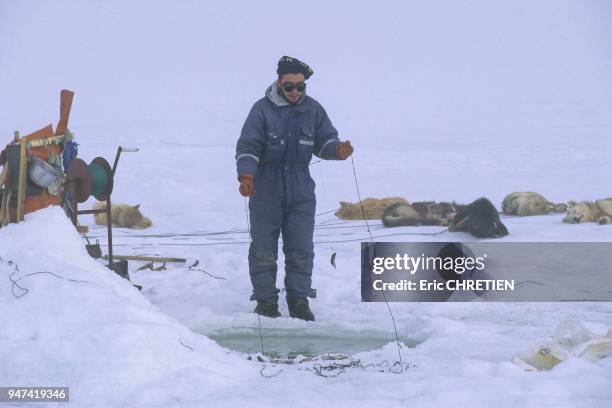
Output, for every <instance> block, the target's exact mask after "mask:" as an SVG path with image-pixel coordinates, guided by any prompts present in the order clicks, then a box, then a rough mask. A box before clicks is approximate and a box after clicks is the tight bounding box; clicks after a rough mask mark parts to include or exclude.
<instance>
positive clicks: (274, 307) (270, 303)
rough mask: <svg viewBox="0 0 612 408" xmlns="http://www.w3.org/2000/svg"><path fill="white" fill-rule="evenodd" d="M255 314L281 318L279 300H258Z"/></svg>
mask: <svg viewBox="0 0 612 408" xmlns="http://www.w3.org/2000/svg"><path fill="white" fill-rule="evenodd" d="M253 313H257V314H260V315H262V316H266V317H272V318H274V317H279V316H280V315H281V314H280V312H279V311H278V299H275V298H272V299H264V300H258V301H257V306H255V310H253Z"/></svg>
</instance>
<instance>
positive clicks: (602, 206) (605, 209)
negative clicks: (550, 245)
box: [563, 198, 612, 224]
mask: <svg viewBox="0 0 612 408" xmlns="http://www.w3.org/2000/svg"><path fill="white" fill-rule="evenodd" d="M568 204H569V207H568V209H567V215H566V216H565V218H563V222H567V223H569V224H578V223H579V222H597V223H598V224H612V198H606V199H603V200H597V201H595V202H592V201H582V202H580V203H577V202H575V201H570V202H569V203H568Z"/></svg>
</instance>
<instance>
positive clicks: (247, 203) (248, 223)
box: [244, 197, 264, 355]
mask: <svg viewBox="0 0 612 408" xmlns="http://www.w3.org/2000/svg"><path fill="white" fill-rule="evenodd" d="M244 212H245V214H246V221H247V230H248V231H249V244H251V243H252V241H253V237H252V236H251V220H250V219H249V202H248V198H247V197H244ZM255 314H256V315H257V324H258V326H259V343H260V345H261V354H262V355H263V354H264V346H263V335H262V333H261V317H260V316H259V313H255Z"/></svg>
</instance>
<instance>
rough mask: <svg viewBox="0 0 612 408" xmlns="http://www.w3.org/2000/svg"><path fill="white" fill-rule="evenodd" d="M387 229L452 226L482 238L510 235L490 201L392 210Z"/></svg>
mask: <svg viewBox="0 0 612 408" xmlns="http://www.w3.org/2000/svg"><path fill="white" fill-rule="evenodd" d="M382 222H383V224H384V225H385V226H386V227H399V226H414V225H440V226H446V225H448V230H449V231H453V232H455V231H463V232H468V233H470V234H472V235H474V236H475V237H478V238H491V237H503V236H505V235H508V230H507V229H506V226H505V225H504V224H503V223H502V222H501V220H500V219H499V214H498V213H497V210H496V209H495V206H493V204H492V203H491V201H489V200H488V199H486V198H480V199H478V200H476V201H474V202H473V203H471V204H468V205H461V204H456V203H447V202H441V203H435V202H433V201H423V202H417V203H412V204H404V203H398V204H394V205H392V206H390V207H389V208H387V210H386V211H385V212H384V214H383V216H382Z"/></svg>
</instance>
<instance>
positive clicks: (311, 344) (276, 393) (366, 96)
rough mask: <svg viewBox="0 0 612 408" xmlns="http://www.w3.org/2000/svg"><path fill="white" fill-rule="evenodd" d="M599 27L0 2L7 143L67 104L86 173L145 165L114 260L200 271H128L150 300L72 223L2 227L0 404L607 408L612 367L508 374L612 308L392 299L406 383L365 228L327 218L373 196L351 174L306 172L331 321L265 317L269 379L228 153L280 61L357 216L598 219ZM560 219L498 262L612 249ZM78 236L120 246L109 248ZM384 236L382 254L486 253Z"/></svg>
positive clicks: (607, 46) (518, 227) (545, 3)
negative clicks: (362, 211) (133, 225)
mask: <svg viewBox="0 0 612 408" xmlns="http://www.w3.org/2000/svg"><path fill="white" fill-rule="evenodd" d="M610 17H612V5H611V4H610V3H609V2H607V1H590V2H580V1H571V0H569V1H564V2H557V1H553V0H538V1H534V2H529V3H521V2H518V3H517V2H511V1H499V2H491V3H483V2H480V1H476V0H470V1H464V2H452V1H435V2H427V3H425V2H423V3H416V2H400V1H388V0H387V1H382V2H364V1H363V2H362V1H357V2H344V1H342V2H323V1H313V2H310V3H308V4H299V5H288V4H287V3H286V2H280V1H271V2H265V3H261V2H257V3H252V2H246V1H227V2H223V3H221V2H217V3H209V2H197V1H182V2H170V1H164V0H159V1H154V2H153V1H148V2H145V1H133V2H120V1H115V0H108V1H106V0H90V1H78V2H77V1H68V0H61V1H54V2H40V1H13V0H8V1H2V2H0V49H1V50H2V52H0V72H2V75H0V89H2V92H0V106H1V109H0V135H4V137H5V140H6V142H8V141H10V139H11V138H12V132H13V130H17V129H18V130H20V131H21V133H22V134H26V133H29V132H31V131H34V130H37V129H38V128H41V127H43V126H45V125H46V124H47V123H49V122H55V121H56V120H57V116H58V108H57V104H58V99H59V98H58V95H59V90H60V89H62V88H67V89H71V90H74V91H75V92H76V95H75V99H74V105H73V110H72V115H71V120H70V129H71V130H72V131H73V132H74V133H75V134H76V137H77V141H78V142H79V143H80V146H79V147H80V152H79V153H80V154H79V155H80V157H82V158H83V159H84V160H85V161H87V162H90V161H91V160H92V159H93V158H94V157H96V156H102V157H105V158H107V159H108V160H109V161H112V159H113V158H114V154H115V152H116V149H117V146H118V145H122V146H127V147H138V148H139V149H140V151H139V152H138V153H125V154H123V155H122V157H121V160H120V162H119V165H118V169H117V175H116V181H115V189H114V192H113V200H114V202H123V203H130V204H137V203H140V204H141V210H142V212H143V213H144V214H145V215H146V216H147V217H149V218H151V219H152V220H153V224H154V225H153V227H152V228H149V229H146V230H140V231H136V230H124V229H115V231H114V244H115V253H116V254H123V255H136V254H138V255H159V256H172V257H184V258H188V259H189V260H190V262H187V263H186V264H184V265H183V264H171V263H168V264H167V265H166V268H167V269H166V270H162V271H151V270H142V271H137V269H138V268H139V267H140V266H142V263H138V262H130V274H131V277H132V280H133V282H134V283H137V284H139V285H142V287H143V289H142V291H141V292H139V291H138V290H137V289H136V288H134V287H133V286H132V285H130V283H129V282H128V281H127V280H125V279H123V278H121V277H119V276H117V275H115V274H114V273H112V272H110V271H109V270H108V269H106V268H105V267H104V266H103V265H102V263H101V262H97V261H95V260H92V259H91V258H89V257H88V255H87V253H86V252H85V250H84V244H85V242H84V241H83V240H82V238H81V237H80V236H79V235H78V234H77V233H76V232H75V231H74V228H73V227H72V226H71V225H70V224H69V222H68V219H67V218H66V217H65V216H64V214H63V213H62V211H61V210H60V209H58V208H49V209H45V210H42V211H40V212H37V213H34V214H31V215H28V216H27V217H26V222H25V223H22V224H19V225H10V226H9V227H7V228H3V229H1V230H0V323H1V329H0V386H8V385H20V386H23V385H33V386H34V385H41V386H42V385H57V386H61V385H69V386H70V391H71V394H70V398H71V405H73V406H84V407H85V406H104V407H108V406H113V407H122V406H132V407H137V406H142V407H154V406H160V407H161V406H168V407H170V406H193V407H203V406H205V407H208V406H220V407H223V406H228V407H235V406H244V407H247V406H274V407H276V406H287V405H291V406H295V407H300V406H313V405H321V406H331V405H338V406H364V407H365V406H372V405H375V404H376V405H380V406H385V407H387V406H388V407H394V406H414V407H434V406H454V405H461V406H473V407H490V406H493V405H495V406H498V407H513V406H525V407H543V406H555V407H604V406H609V405H610V403H611V402H612V387H610V378H612V359H610V358H604V359H601V360H596V361H589V360H586V359H582V358H578V357H575V356H572V357H570V358H568V359H566V360H565V361H563V362H561V363H560V364H558V365H556V366H555V367H554V368H553V369H551V370H549V371H542V372H527V371H525V370H524V369H522V368H521V367H520V366H518V365H517V364H515V363H513V359H514V358H515V357H516V356H521V355H525V354H526V353H529V352H530V351H531V350H532V349H533V348H534V347H537V346H538V345H540V344H544V343H545V342H546V341H548V340H549V339H550V338H552V337H553V336H555V333H556V330H558V327H559V325H561V324H563V322H568V321H569V322H573V323H571V324H575V325H582V326H584V328H585V330H588V331H589V333H592V334H593V335H594V336H604V335H605V334H606V333H607V331H608V330H609V328H610V327H612V306H611V305H610V304H609V303H603V302H600V303H587V302H583V303H483V302H474V303H466V304H462V303H453V304H446V303H444V304H428V303H392V304H391V305H390V307H391V309H392V311H393V315H394V317H395V323H396V325H397V331H398V336H399V339H400V341H401V342H402V343H403V344H404V347H403V348H402V349H401V356H402V362H403V363H404V364H405V366H404V367H403V368H404V369H403V370H402V373H401V374H396V373H395V372H394V371H397V370H394V367H393V366H392V364H393V363H394V362H395V361H396V360H398V348H397V345H396V343H395V333H394V331H393V322H392V320H391V318H390V316H389V312H388V310H387V306H386V305H385V304H384V303H382V304H380V303H361V302H360V287H359V281H360V265H359V263H360V242H361V241H364V240H368V239H369V233H368V230H367V227H366V225H365V223H364V222H363V221H351V222H345V221H340V220H338V219H336V218H335V217H334V215H333V212H331V211H332V210H334V209H335V208H336V207H337V206H338V202H339V201H341V200H342V201H353V202H354V201H357V200H358V196H357V192H356V188H355V180H354V177H353V167H352V166H351V161H350V160H349V161H346V162H341V163H338V162H319V163H313V164H312V166H311V172H312V175H313V177H314V178H315V180H316V182H317V200H318V204H317V212H318V214H319V215H318V216H317V219H316V223H317V228H316V230H315V252H316V257H315V269H314V272H313V286H314V287H316V288H317V292H318V296H317V298H316V299H314V300H313V301H312V303H311V305H312V308H313V311H314V313H315V314H316V317H317V320H316V321H315V322H308V323H307V322H303V321H297V320H295V319H289V318H287V315H288V312H287V308H286V305H284V302H281V313H282V314H283V316H284V317H282V318H280V319H267V318H262V319H261V326H262V334H263V340H264V349H265V351H266V352H271V353H273V352H275V351H276V352H278V353H280V354H285V353H289V354H302V356H301V357H298V358H296V361H300V359H302V360H303V362H302V363H300V364H277V363H274V362H265V363H262V362H259V361H257V357H256V354H255V353H256V351H258V350H260V348H261V344H260V339H259V324H258V318H257V316H256V315H255V314H253V313H251V311H252V309H253V307H254V305H253V303H252V302H250V301H249V296H250V291H251V286H250V281H249V279H248V264H247V259H246V254H247V248H248V232H247V222H246V215H245V201H244V199H243V198H242V197H241V196H240V195H239V194H238V191H237V183H236V175H235V165H234V148H235V142H236V139H237V137H238V134H239V132H240V128H241V126H242V123H243V121H244V119H245V117H246V114H247V112H248V109H249V108H250V106H251V104H252V103H253V102H255V100H256V99H257V98H259V97H261V96H262V95H263V92H264V90H265V87H266V86H267V85H268V84H269V83H270V82H271V81H272V80H273V78H274V69H275V64H276V61H277V59H278V58H279V57H280V56H281V55H284V54H288V55H295V56H298V57H301V58H303V59H304V60H305V61H307V62H308V63H310V64H311V65H312V66H313V68H314V70H315V75H314V76H313V77H312V79H311V80H310V81H309V88H308V89H309V92H310V94H311V95H312V96H314V97H315V98H317V99H318V100H319V101H320V102H321V103H322V104H323V106H324V107H325V108H326V110H327V111H328V113H329V115H330V117H331V119H332V121H333V123H334V124H335V125H336V127H337V128H338V129H339V131H340V134H341V137H342V138H347V139H350V140H351V141H352V142H353V145H354V146H355V155H354V164H355V171H356V174H357V181H358V185H359V189H360V192H361V196H362V198H365V197H382V196H404V197H406V198H407V199H408V200H410V201H420V200H437V201H442V200H455V201H457V202H469V201H471V200H474V199H476V198H478V197H481V196H486V197H488V198H489V199H491V201H492V202H493V203H495V204H496V205H497V206H498V207H499V206H500V203H501V201H502V199H503V197H504V196H505V195H506V194H508V193H510V192H512V191H537V192H539V193H541V194H543V195H544V196H545V197H546V198H547V199H549V200H550V201H554V202H564V201H567V200H587V199H588V200H593V199H598V198H604V197H609V196H611V195H612V193H611V192H610V182H611V181H612V179H611V177H612V176H611V175H612V161H611V160H610V157H611V156H612V155H611V153H612V144H611V143H610V142H609V135H610V133H611V131H612V122H611V120H610V118H611V117H612V97H611V96H610V95H612V69H611V68H612V35H611V34H612V32H611V26H610V25H609V21H610ZM92 203H93V200H90V201H89V202H88V203H86V204H85V205H84V207H86V208H88V207H90V206H91V205H92ZM561 218H562V215H561V214H554V215H546V216H537V217H504V218H503V222H504V223H505V224H506V226H507V227H508V229H509V231H510V235H509V236H507V237H504V238H502V239H500V240H499V241H501V242H505V241H518V242H531V241H543V242H559V241H560V242H567V241H570V242H573V241H580V242H612V227H611V226H599V225H596V224H592V223H591V224H580V225H568V224H564V223H562V222H561ZM80 222H81V223H82V224H85V225H89V226H90V234H89V236H90V237H91V238H93V239H94V240H95V239H98V240H99V241H100V243H101V244H102V246H103V249H104V250H105V248H106V246H105V245H106V236H105V230H104V228H102V227H98V226H94V225H93V217H91V216H82V217H81V218H80ZM369 224H370V229H371V231H372V234H373V236H374V239H376V240H377V241H378V240H385V241H427V240H440V241H446V240H458V241H470V240H474V238H472V237H470V236H469V235H467V234H461V233H445V234H441V235H427V234H433V233H436V232H439V231H440V230H441V229H440V228H439V227H403V228H398V229H393V230H389V229H384V228H383V227H382V225H381V224H380V222H377V221H371V222H370V223H369ZM334 252H335V253H337V259H336V264H337V268H336V269H334V268H333V267H332V266H331V265H330V262H329V258H330V256H331V254H332V253H334ZM194 260H197V261H198V265H196V266H194V267H192V268H189V267H188V266H189V264H192V263H193V262H191V261H194ZM282 262H283V257H282V254H281V255H280V259H279V265H282ZM156 266H160V265H159V264H157V265H156ZM611 273H612V271H611ZM282 279H283V273H282V268H279V285H281V283H282ZM15 282H16V283H15ZM212 339H216V340H217V341H213V340H212ZM218 342H221V343H223V344H219V343H218ZM224 344H225V345H227V346H232V347H234V348H235V349H232V350H230V349H228V348H225V347H224ZM340 349H341V350H340ZM247 352H248V353H247ZM327 352H350V353H353V354H352V356H351V357H352V360H338V361H344V362H346V361H356V360H357V359H358V360H359V361H360V365H359V366H358V367H347V368H345V369H344V371H343V372H342V373H341V374H340V375H338V376H336V377H330V378H323V377H321V376H318V375H316V368H321V367H322V366H325V365H326V364H332V362H333V361H335V360H321V359H318V360H309V357H310V358H316V356H317V355H320V354H324V353H327ZM249 355H250V356H251V360H248V359H247V358H248V357H249ZM313 356H314V357H313ZM339 371H340V370H336V371H335V372H334V374H338V373H339Z"/></svg>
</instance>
